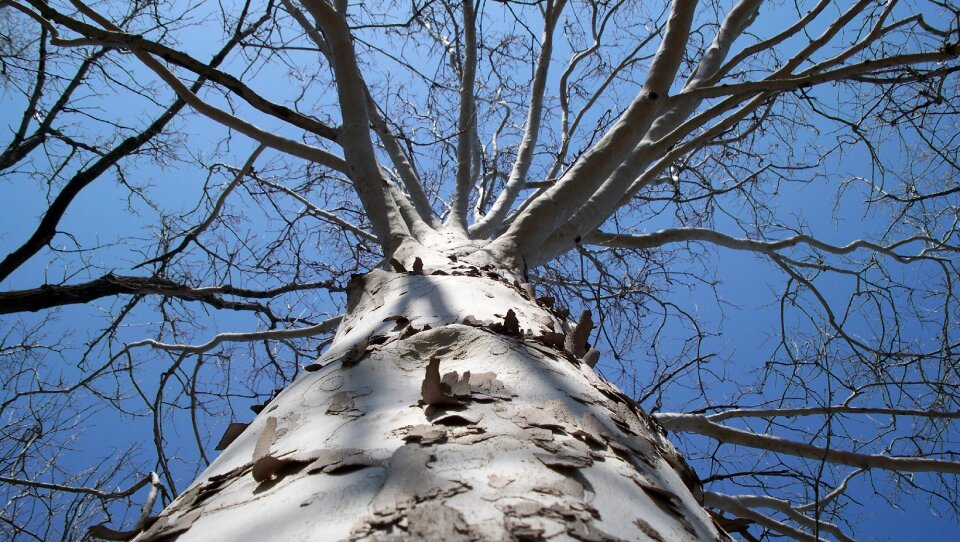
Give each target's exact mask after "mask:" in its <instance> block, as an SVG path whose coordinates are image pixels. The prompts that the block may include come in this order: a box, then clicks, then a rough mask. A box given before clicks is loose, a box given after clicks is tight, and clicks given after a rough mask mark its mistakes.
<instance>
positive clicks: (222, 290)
mask: <svg viewBox="0 0 960 542" xmlns="http://www.w3.org/2000/svg"><path fill="white" fill-rule="evenodd" d="M317 288H323V289H327V290H333V291H339V290H340V289H341V288H339V287H337V286H335V285H333V284H330V283H327V282H322V283H321V282H317V283H308V284H291V285H288V286H281V287H278V288H272V289H269V290H250V289H247V288H238V287H235V286H231V285H223V286H208V287H199V288H193V287H190V286H186V285H183V284H179V283H176V282H174V281H172V280H169V279H164V278H157V277H124V276H117V275H113V274H107V275H104V276H102V277H100V278H98V279H94V280H92V281H89V282H85V283H82V284H71V285H66V286H57V285H47V284H45V285H43V286H40V287H39V288H33V289H30V290H13V291H9V292H0V314H11V313H15V312H35V311H39V310H43V309H50V308H53V307H62V306H65V305H77V304H81V303H89V302H91V301H94V300H97V299H101V298H104V297H109V296H115V295H145V294H156V295H163V296H169V297H176V298H180V299H186V300H196V301H202V302H204V303H207V304H209V305H211V306H214V307H217V308H227V309H233V308H251V307H249V306H248V305H249V304H247V303H237V302H233V301H226V300H224V299H221V298H219V297H217V296H219V295H230V296H238V297H246V298H254V299H269V298H273V297H276V296H278V295H281V294H284V293H287V292H294V291H298V290H310V289H317ZM258 307H259V305H258Z"/></svg>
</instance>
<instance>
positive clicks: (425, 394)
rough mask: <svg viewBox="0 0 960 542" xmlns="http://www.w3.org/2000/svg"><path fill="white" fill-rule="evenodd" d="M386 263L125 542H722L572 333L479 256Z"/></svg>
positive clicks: (655, 437) (645, 425)
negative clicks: (261, 404) (329, 332)
mask: <svg viewBox="0 0 960 542" xmlns="http://www.w3.org/2000/svg"><path fill="white" fill-rule="evenodd" d="M395 256H397V257H398V260H399V258H401V257H402V258H403V262H402V263H401V262H400V261H398V260H395V264H394V268H395V269H394V270H392V271H384V270H376V271H373V272H371V273H368V274H367V275H364V276H362V277H358V278H357V279H355V280H354V281H352V282H351V284H350V288H349V301H348V305H349V306H348V312H347V315H346V316H345V318H344V320H343V323H342V325H341V329H340V330H339V332H338V333H337V336H336V339H335V341H334V343H333V345H332V347H331V348H330V351H329V352H328V353H327V354H326V355H324V356H323V358H321V359H320V360H319V361H318V363H317V364H315V365H312V366H310V367H308V371H309V372H307V373H306V374H305V375H303V376H302V377H301V378H300V379H298V380H297V381H296V382H294V383H293V384H292V385H291V386H290V387H288V388H287V389H286V390H284V391H283V392H282V393H281V394H280V395H279V396H277V397H276V398H275V399H274V400H273V401H272V402H271V403H270V404H269V405H268V406H267V408H266V409H264V411H263V412H261V414H260V415H259V416H258V417H257V419H256V420H254V422H253V423H252V424H251V425H250V426H249V427H247V428H246V430H244V431H243V433H241V434H240V435H239V437H237V438H236V440H235V441H234V442H233V443H232V444H231V445H230V446H229V447H228V448H227V449H226V451H224V452H223V454H222V455H221V456H220V457H218V458H217V460H216V461H214V462H213V464H212V465H210V467H209V468H208V469H207V470H206V471H205V472H204V473H203V474H202V475H201V476H200V477H199V478H198V479H197V481H196V482H194V484H193V485H192V486H191V487H190V488H189V489H188V490H187V491H186V492H185V493H184V494H182V495H181V496H180V497H179V498H178V499H177V500H175V501H174V502H173V504H171V505H170V506H169V507H168V508H167V509H166V510H165V511H164V512H163V513H162V514H161V517H160V519H159V520H158V521H156V522H155V523H154V524H153V525H152V527H151V528H150V529H149V530H148V531H147V532H145V533H143V534H142V535H141V537H140V538H139V540H158V539H160V538H164V537H166V536H170V535H180V536H182V537H183V538H182V539H183V540H203V541H210V540H241V539H242V540H306V539H318V540H343V539H349V540H390V539H425V540H514V539H523V540H540V539H569V538H576V539H581V540H659V541H666V540H669V541H675V540H717V539H721V538H724V539H726V538H727V537H726V535H725V534H722V533H721V532H720V531H719V529H718V528H717V527H716V526H715V524H714V523H713V522H712V521H711V519H710V518H709V516H708V515H707V514H706V513H705V512H704V510H703V508H702V507H701V506H700V505H699V504H698V502H697V498H696V497H695V496H694V495H695V494H698V492H699V488H698V487H697V486H696V482H695V476H694V475H692V473H691V472H690V471H689V469H688V468H687V467H686V466H685V464H684V463H683V462H682V460H680V459H679V457H678V455H677V453H676V450H675V449H674V448H673V447H672V446H671V445H670V444H669V443H668V442H667V441H666V439H665V438H664V437H663V435H662V434H661V433H660V432H659V431H658V430H657V429H656V428H655V427H654V426H653V424H652V423H651V422H650V421H649V419H648V418H647V417H646V415H645V414H644V413H643V412H642V411H641V410H640V409H639V408H638V407H637V406H636V405H635V404H634V403H633V402H632V401H630V400H629V399H628V398H627V397H626V396H624V395H623V394H622V393H620V392H619V391H618V390H617V389H616V388H615V387H614V386H612V385H611V384H609V383H607V382H606V381H604V380H602V379H601V378H599V377H598V376H597V375H596V373H594V371H593V369H592V368H591V365H592V363H589V362H590V361H591V360H595V355H596V354H595V351H593V352H589V353H588V354H587V355H586V356H584V351H585V350H586V345H585V344H583V343H584V340H585V338H584V334H583V331H584V329H583V326H580V330H579V332H575V331H574V330H571V329H570V328H569V326H568V325H567V324H566V322H565V321H564V320H563V319H561V318H559V317H558V315H557V314H555V313H554V312H553V310H552V309H551V308H550V304H549V303H548V302H546V301H541V302H538V301H537V300H535V299H534V298H533V296H532V295H531V293H530V289H529V286H527V285H525V284H522V283H521V282H520V281H519V280H518V276H519V275H518V274H516V273H513V272H511V271H508V270H503V269H498V268H497V267H496V266H495V265H493V264H486V265H485V266H474V265H471V264H467V263H463V262H464V260H470V261H477V260H476V259H475V258H476V256H474V257H468V258H463V257H461V258H460V259H459V261H455V260H457V258H456V257H434V258H430V257H427V256H425V255H423V254H420V255H413V254H411V253H409V252H404V251H398V253H396V254H395ZM410 256H413V257H412V258H411V257H410ZM418 257H419V258H420V260H419V262H417V260H416V258H418ZM398 264H399V265H398ZM400 269H407V270H409V271H402V270H400ZM398 270H399V271H398ZM581 357H585V358H586V360H585V359H578V358H581ZM441 375H443V376H442V377H441ZM685 481H686V483H685Z"/></svg>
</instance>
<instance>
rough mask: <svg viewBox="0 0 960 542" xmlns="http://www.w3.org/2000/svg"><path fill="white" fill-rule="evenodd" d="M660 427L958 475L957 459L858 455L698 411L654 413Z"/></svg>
mask: <svg viewBox="0 0 960 542" xmlns="http://www.w3.org/2000/svg"><path fill="white" fill-rule="evenodd" d="M654 417H655V418H656V420H657V421H658V422H660V424H661V425H662V426H663V427H664V429H666V430H668V431H675V432H678V433H696V434H698V435H703V436H706V437H710V438H712V439H714V440H717V441H719V442H723V443H726V444H735V445H738V446H746V447H748V448H756V449H760V450H769V451H771V452H776V453H780V454H785V455H792V456H796V457H804V458H807V459H815V460H817V461H826V462H828V463H833V464H835V465H848V466H851V467H859V468H862V469H884V470H889V471H895V472H942V473H946V474H960V462H956V461H946V460H943V459H926V458H920V457H892V456H887V455H878V454H858V453H854V452H846V451H842V450H832V449H829V448H823V447H820V446H814V445H812V444H807V443H805V442H796V441H792V440H786V439H783V438H780V437H775V436H773V435H761V434H757V433H752V432H750V431H744V430H742V429H735V428H733V427H726V426H724V425H720V424H718V423H714V422H712V421H710V420H709V419H708V418H707V417H706V416H703V415H700V414H655V415H654Z"/></svg>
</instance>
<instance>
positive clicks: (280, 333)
mask: <svg viewBox="0 0 960 542" xmlns="http://www.w3.org/2000/svg"><path fill="white" fill-rule="evenodd" d="M341 320H343V316H334V317H333V318H330V319H328V320H324V321H323V322H320V323H319V324H317V325H314V326H310V327H304V328H296V329H271V330H269V331H250V332H239V333H220V334H218V335H215V336H214V337H213V338H212V339H210V340H209V341H207V342H205V343H203V344H172V343H163V342H160V341H155V340H153V339H144V340H142V341H136V342H132V343H130V344H128V345H127V346H126V347H125V348H124V351H125V352H128V351H130V350H132V349H134V348H139V347H141V346H152V347H154V348H157V349H160V350H165V351H167V352H181V353H183V354H202V353H203V352H206V351H208V350H212V349H213V348H215V347H217V346H219V345H220V344H221V343H225V342H228V343H229V342H251V341H268V340H281V339H300V338H303V337H313V336H315V335H321V334H324V333H331V332H333V331H334V330H336V329H337V326H339V325H340V321H341Z"/></svg>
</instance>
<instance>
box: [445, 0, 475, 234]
mask: <svg viewBox="0 0 960 542" xmlns="http://www.w3.org/2000/svg"><path fill="white" fill-rule="evenodd" d="M476 77H477V17H476V13H474V11H473V0H464V2H463V65H462V67H461V69H460V114H459V118H458V122H457V131H458V137H457V174H456V175H457V177H456V182H457V184H456V192H455V194H454V198H453V205H452V206H451V208H450V216H449V218H448V219H447V222H448V223H450V224H454V225H457V226H458V227H459V228H461V229H462V230H464V231H466V229H467V213H468V209H469V207H470V189H471V188H472V187H473V182H472V175H471V172H472V168H471V164H472V153H473V147H474V144H475V141H474V138H475V137H476V133H477V132H476V125H477V111H476V105H475V103H474V101H475V98H474V94H473V93H474V86H475V84H476Z"/></svg>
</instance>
